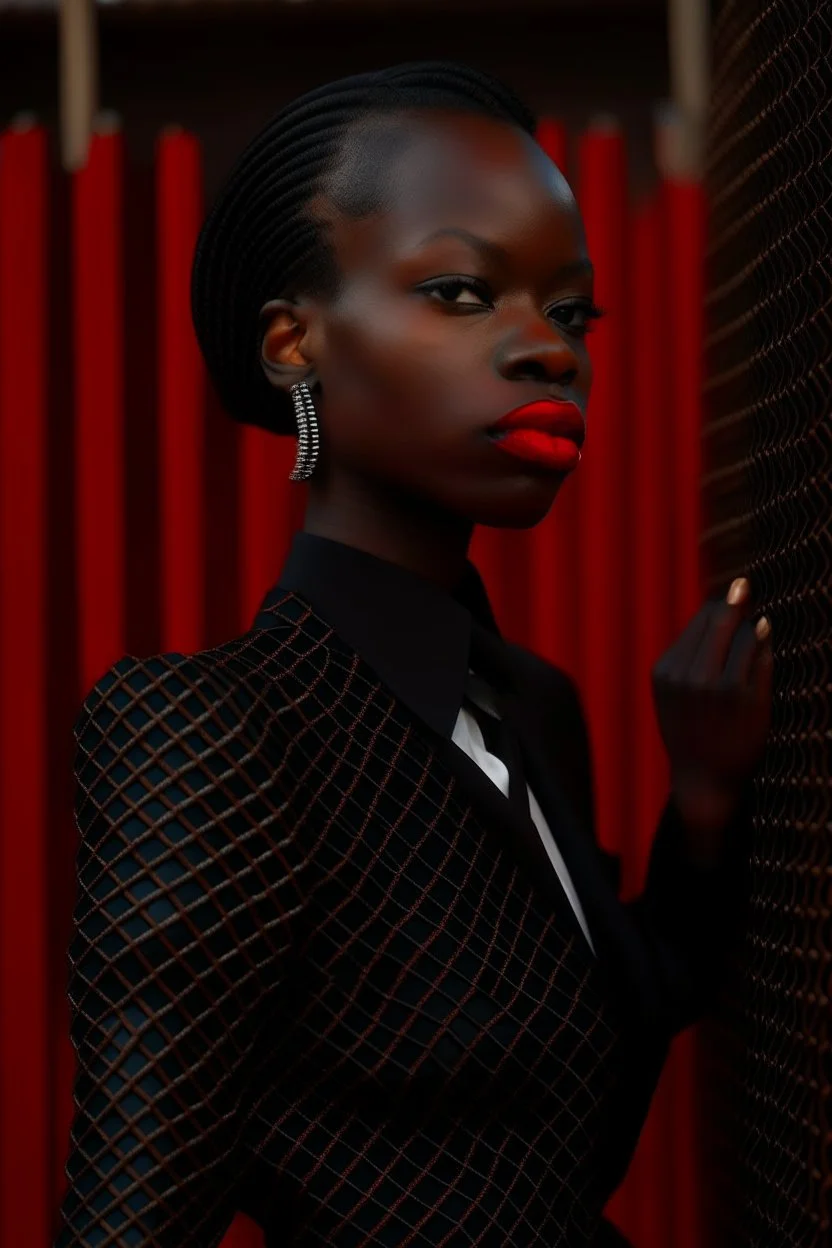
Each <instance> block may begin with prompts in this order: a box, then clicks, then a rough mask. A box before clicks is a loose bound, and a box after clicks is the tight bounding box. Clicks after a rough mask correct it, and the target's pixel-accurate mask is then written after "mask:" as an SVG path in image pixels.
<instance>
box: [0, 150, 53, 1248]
mask: <svg viewBox="0 0 832 1248" xmlns="http://www.w3.org/2000/svg"><path fill="white" fill-rule="evenodd" d="M46 159H47V145H46V137H45V134H44V131H43V130H41V129H40V128H36V127H27V128H20V129H17V130H14V129H13V130H9V131H7V132H6V133H5V134H2V135H0V1027H2V1033H0V1034H1V1035H2V1053H0V1243H2V1244H4V1245H5V1244H9V1245H12V1244H14V1245H18V1244H19V1245H24V1244H25V1245H26V1246H27V1248H46V1245H47V1244H48V1242H49V1239H50V1232H51V1227H50V1217H49V1215H50V1210H51V1207H52V1200H51V1195H52V1193H51V1190H50V1181H49V1180H50V1169H49V1155H50V1131H49V1095H50V1080H49V1069H48V1057H47V1053H48V1049H47V1026H48V1020H47V995H46V983H47V940H46V938H47V914H46V874H45V864H46V818H45V815H46V789H47V785H48V783H49V779H48V775H47V774H46V745H47V741H46V707H45V693H46V689H45V678H46V646H45V643H46V619H45V606H46V566H45V565H46V519H47V517H46V403H47V370H48V363H49V343H48V335H47V290H46V284H47V272H48V259H47V234H46V227H47V163H46Z"/></svg>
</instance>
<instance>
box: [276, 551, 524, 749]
mask: <svg viewBox="0 0 832 1248" xmlns="http://www.w3.org/2000/svg"><path fill="white" fill-rule="evenodd" d="M287 590H288V591H293V592H296V593H297V594H298V595H299V596H300V597H301V598H304V599H306V601H307V602H308V603H309V604H310V605H311V606H312V608H313V609H314V610H315V612H316V613H317V614H318V615H320V616H321V618H322V619H324V620H326V621H327V623H328V624H331V625H332V627H333V628H334V629H335V631H336V632H337V633H338V634H339V635H340V636H341V637H343V639H344V641H346V642H347V644H348V645H349V646H351V647H352V649H353V650H355V651H356V652H357V653H358V654H359V655H361V657H362V658H363V659H364V660H365V661H366V662H367V663H369V665H370V666H371V667H372V668H373V669H374V670H375V671H376V672H377V673H378V675H379V676H380V677H381V679H382V681H384V683H385V684H386V685H388V686H389V688H390V689H392V690H393V692H394V693H395V694H396V696H397V697H398V698H400V699H401V700H402V701H403V702H404V703H405V704H406V705H407V706H409V707H410V709H411V710H413V711H414V712H415V713H416V714H417V715H419V716H420V717H421V718H422V719H423V720H424V721H425V722H426V723H427V724H428V725H429V726H430V727H431V728H433V729H434V730H435V731H436V732H438V733H440V734H441V735H442V736H443V737H450V736H451V734H452V732H453V729H454V725H455V723H456V719H457V715H458V714H459V708H460V706H461V705H462V697H463V693H464V689H465V681H466V678H467V675H468V655H469V648H470V640H471V618H472V616H473V618H474V619H476V620H477V621H478V622H479V623H480V624H482V625H483V626H484V627H485V628H487V629H489V630H490V631H491V632H493V633H496V634H497V635H498V636H499V635H500V634H499V629H498V627H497V623H496V621H495V619H494V615H493V612H492V610H491V605H490V603H489V601H488V594H487V593H486V590H485V586H484V585H483V583H482V579H481V577H480V575H479V573H478V571H477V569H476V568H475V567H474V565H473V564H472V563H471V562H470V560H466V563H465V568H464V571H463V573H462V576H461V577H460V580H459V583H458V584H457V586H456V587H455V588H454V590H453V591H447V590H444V589H442V588H441V587H440V586H438V585H435V584H434V583H433V582H432V581H428V580H425V579H424V578H423V577H421V576H418V575H416V573H414V572H410V571H408V570H407V569H406V568H402V567H400V566H399V565H398V564H395V563H390V562H389V561H388V560H386V559H380V558H378V556H376V555H371V554H369V553H368V552H367V551H364V550H358V549H357V548H356V547H354V546H348V545H346V544H345V543H343V542H338V541H334V540H333V539H332V538H328V537H319V536H318V535H317V534H313V533H304V532H299V533H296V534H295V536H294V538H293V539H292V545H291V547H290V550H289V554H288V556H287V558H286V561H285V563H284V565H283V570H282V571H281V573H280V577H279V579H278V582H277V584H276V585H275V586H274V587H273V588H272V589H271V590H270V591H269V592H268V594H267V595H266V597H265V598H264V599H263V602H262V603H261V605H260V611H259V613H258V615H257V617H256V618H255V620H254V625H253V626H254V627H255V628H268V627H269V626H270V625H271V624H272V620H271V618H270V617H269V616H268V615H267V614H266V615H264V614H263V613H264V612H267V611H268V608H269V607H270V606H273V605H275V604H276V603H278V602H279V601H280V599H281V598H282V597H283V596H284V595H285V593H286V591H287Z"/></svg>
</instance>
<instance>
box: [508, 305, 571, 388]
mask: <svg viewBox="0 0 832 1248" xmlns="http://www.w3.org/2000/svg"><path fill="white" fill-rule="evenodd" d="M497 368H498V371H499V373H500V376H501V377H505V378H506V380H508V381H548V382H553V381H554V382H557V383H558V384H559V385H562V386H568V385H571V384H572V382H573V381H574V380H575V378H576V377H577V375H578V369H579V360H578V357H577V355H576V354H575V351H574V349H573V348H572V346H570V344H569V342H567V341H566V340H565V339H564V338H562V337H561V335H560V334H559V333H558V332H557V331H556V330H554V329H552V328H551V326H547V325H544V324H541V323H540V321H538V322H537V324H536V325H534V326H532V325H529V326H528V327H526V328H524V329H523V330H522V332H519V333H518V334H517V335H516V337H515V338H514V339H513V341H512V342H511V343H510V344H507V345H505V346H504V347H503V349H502V350H501V351H500V353H499V357H498V360H497Z"/></svg>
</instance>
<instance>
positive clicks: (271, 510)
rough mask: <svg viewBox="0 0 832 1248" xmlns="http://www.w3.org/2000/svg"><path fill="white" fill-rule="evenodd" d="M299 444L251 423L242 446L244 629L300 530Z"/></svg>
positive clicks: (244, 429) (242, 615) (241, 510)
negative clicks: (296, 470) (296, 477)
mask: <svg viewBox="0 0 832 1248" xmlns="http://www.w3.org/2000/svg"><path fill="white" fill-rule="evenodd" d="M295 447H296V442H295V440H294V439H293V438H289V437H277V436H275V435H274V434H270V433H267V432H266V431H265V430H264V429H259V428H256V427H255V426H253V425H247V426H245V427H244V428H243V430H242V441H241V446H240V491H239V497H240V566H241V577H240V594H241V604H240V607H241V610H240V627H241V629H248V628H250V627H251V625H252V623H253V621H254V616H255V614H256V612H257V608H258V607H259V606H260V603H261V601H262V599H263V595H264V594H265V593H266V591H267V590H268V589H269V588H270V587H271V586H272V585H273V584H274V583H275V581H276V580H277V575H278V573H279V571H280V569H281V567H282V566H283V561H284V559H285V557H286V554H287V552H288V549H289V543H290V541H291V537H292V533H293V531H294V528H295V522H294V518H295V515H296V512H297V507H296V502H297V499H296V493H297V492H302V493H303V495H304V496H305V494H306V491H307V487H305V486H304V485H302V484H300V483H299V482H293V481H290V480H289V473H290V472H291V471H292V468H293V467H294V463H295Z"/></svg>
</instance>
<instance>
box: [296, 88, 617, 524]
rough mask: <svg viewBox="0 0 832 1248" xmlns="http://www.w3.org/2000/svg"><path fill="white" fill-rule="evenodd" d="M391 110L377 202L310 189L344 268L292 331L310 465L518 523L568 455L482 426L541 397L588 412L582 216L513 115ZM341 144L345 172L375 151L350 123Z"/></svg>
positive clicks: (479, 519) (544, 503)
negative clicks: (505, 445)
mask: <svg viewBox="0 0 832 1248" xmlns="http://www.w3.org/2000/svg"><path fill="white" fill-rule="evenodd" d="M397 125H398V126H399V127H401V129H399V130H397V133H398V134H399V135H400V136H403V137H401V138H400V141H398V143H396V142H393V143H392V144H391V142H390V139H389V136H388V138H387V140H386V142H382V144H381V147H382V150H383V151H384V152H385V153H387V155H386V156H385V161H386V164H387V165H388V166H389V177H388V176H385V178H384V194H383V204H384V206H383V210H382V211H381V212H378V213H376V214H374V215H373V216H371V217H368V218H365V219H359V220H355V219H347V218H346V217H345V216H344V215H343V214H338V213H332V212H330V213H329V214H327V212H326V207H325V205H324V206H319V208H320V210H321V211H322V213H323V215H325V216H327V217H328V219H329V220H330V222H331V240H332V246H333V248H334V253H335V260H336V263H337V265H338V268H339V271H340V273H341V275H342V283H341V287H340V290H339V293H338V295H337V296H336V297H335V298H334V299H333V300H332V301H331V302H329V303H327V304H326V305H320V307H319V308H318V309H317V311H316V312H315V314H314V317H313V320H312V321H310V324H309V333H308V336H307V339H306V345H307V346H308V347H309V348H310V350H311V351H312V352H313V358H312V363H313V364H314V368H315V374H316V376H317V378H318V380H319V381H320V383H321V388H322V389H321V393H320V395H318V394H316V406H317V408H318V412H319V416H320V423H321V461H320V462H321V471H322V472H323V473H324V474H325V475H326V477H328V478H329V479H331V474H332V473H336V474H348V475H350V476H351V477H353V478H354V479H358V480H359V481H360V482H361V484H362V487H363V488H365V489H366V488H370V489H372V488H374V487H380V488H381V489H383V491H384V492H385V494H386V496H387V497H389V496H390V492H391V490H392V491H393V494H394V496H398V497H401V496H403V495H407V497H408V502H410V501H411V500H414V499H415V500H416V501H417V502H421V503H423V504H424V503H430V504H432V505H433V506H435V507H438V508H440V509H441V510H443V511H446V512H447V511H449V512H451V513H453V514H454V515H456V516H460V517H464V518H465V519H466V520H469V521H471V522H472V523H476V524H486V525H495V526H500V527H515V528H526V527H529V526H530V525H533V524H536V523H537V522H538V521H539V520H540V519H542V517H543V516H544V515H545V514H546V512H547V511H548V510H549V508H550V506H551V504H552V502H553V500H554V498H555V495H556V494H557V491H558V489H559V488H560V486H561V484H562V482H563V481H564V480H565V478H566V476H567V475H568V472H565V471H561V470H553V469H551V468H546V467H543V466H542V465H541V464H539V463H530V462H527V461H524V460H520V459H517V458H516V457H515V456H513V455H509V454H507V453H506V452H505V451H501V450H499V449H498V448H497V447H496V446H495V445H494V443H493V441H491V440H490V439H489V437H488V436H487V434H486V430H487V429H489V428H490V427H491V426H493V425H494V424H495V423H496V422H497V421H498V420H499V419H500V418H501V417H502V416H503V415H504V414H505V413H506V412H508V411H510V410H511V409H513V408H516V407H519V406H521V405H522V404H524V403H528V402H532V401H534V400H536V399H541V398H546V397H554V398H556V399H560V400H567V401H568V400H571V401H572V402H574V403H575V404H576V405H577V406H578V407H579V408H580V410H581V412H582V413H583V414H584V416H585V413H586V405H587V399H588V397H589V390H590V384H591V380H592V368H591V365H590V360H589V355H588V352H587V346H586V342H585V339H584V334H585V332H586V326H587V320H588V318H587V311H588V310H589V309H591V307H592V296H593V280H592V268H591V265H590V262H589V258H588V256H587V252H586V243H585V240H584V232H583V227H582V223H581V219H580V216H579V213H578V210H577V207H576V204H575V201H574V198H573V196H572V193H571V191H570V190H569V187H568V186H567V184H566V182H565V180H564V178H563V177H562V175H561V174H560V173H559V171H558V170H557V168H556V167H555V166H554V165H553V164H552V162H551V161H550V160H549V158H548V157H547V156H546V155H545V154H544V153H543V152H542V151H541V149H540V148H539V147H538V146H537V144H536V143H535V142H534V141H533V140H532V139H531V138H530V136H528V135H526V134H524V133H523V132H522V131H520V130H518V129H515V128H513V127H511V126H509V125H506V124H504V123H501V122H499V121H494V120H492V119H491V118H487V117H482V116H478V115H473V114H464V113H457V112H445V111H442V112H439V111H436V110H431V111H427V112H420V113H419V114H409V115H408V116H407V118H406V119H404V120H403V121H402V120H401V119H397ZM368 141H369V142H372V140H371V139H370V140H368ZM391 147H392V149H393V155H392V159H391V156H390V154H389V153H390V151H391ZM353 150H354V153H355V155H354V157H351V156H350V154H349V149H347V154H346V157H345V162H344V165H343V168H344V171H345V176H353V174H354V171H353V174H351V173H350V163H351V161H352V160H353V159H355V161H356V162H357V163H359V164H362V166H363V167H365V168H366V165H367V163H372V162H371V161H370V162H368V151H371V150H372V149H370V148H368V147H367V145H366V144H363V145H362V141H361V137H360V135H359V137H358V138H357V140H356V141H355V143H354V145H353ZM318 471H319V470H316V475H318Z"/></svg>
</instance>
